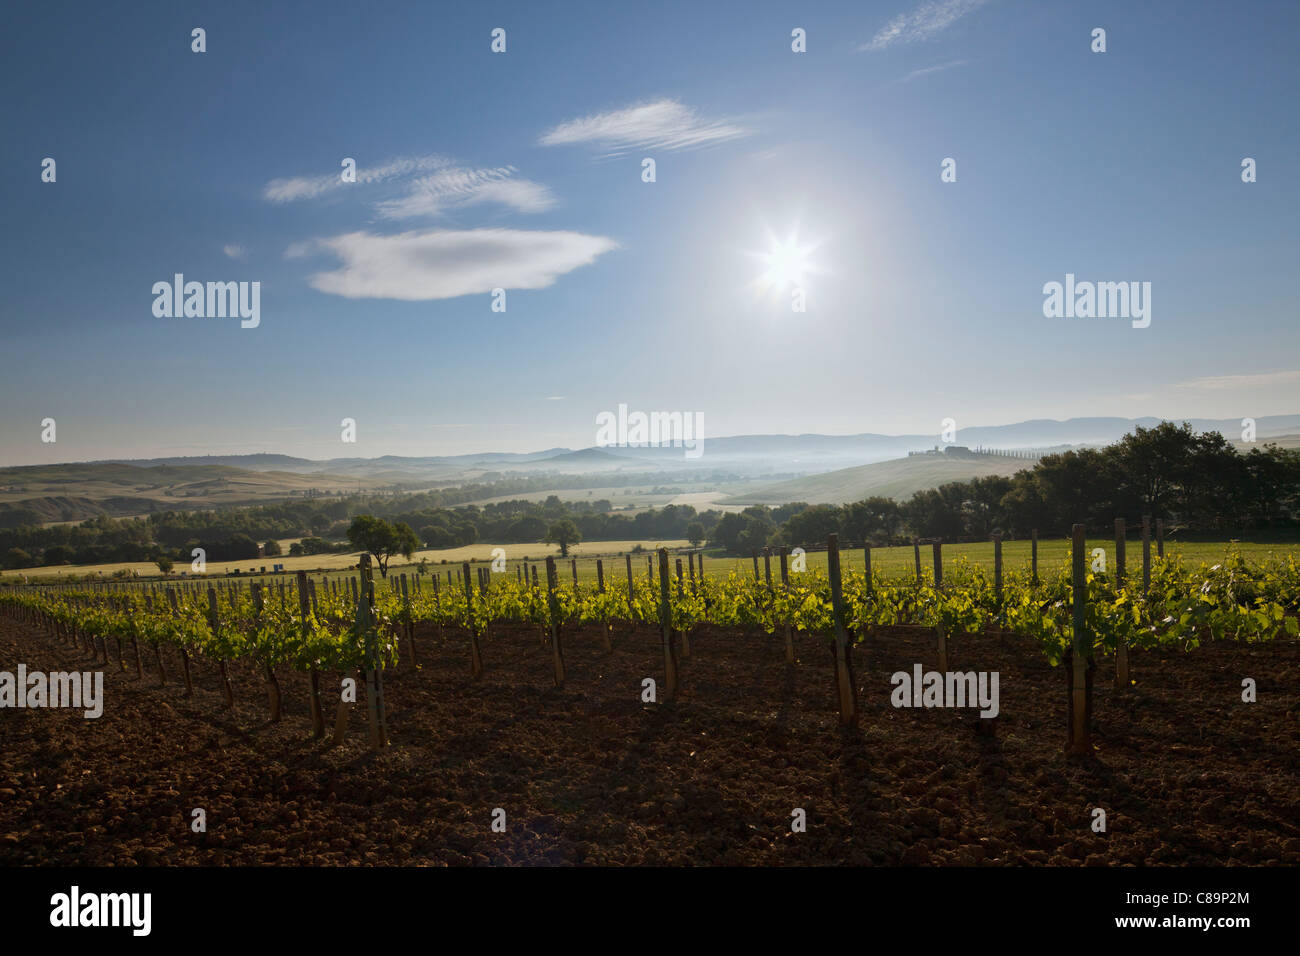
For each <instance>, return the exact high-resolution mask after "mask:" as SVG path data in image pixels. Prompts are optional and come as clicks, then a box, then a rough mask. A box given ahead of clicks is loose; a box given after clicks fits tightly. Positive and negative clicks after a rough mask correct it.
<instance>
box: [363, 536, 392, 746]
mask: <svg viewBox="0 0 1300 956" xmlns="http://www.w3.org/2000/svg"><path fill="white" fill-rule="evenodd" d="M377 619H378V616H377V615H376V613H375V577H374V572H373V571H372V570H371V567H370V555H369V554H363V555H361V585H360V595H359V597H358V600H357V631H358V633H359V634H360V636H361V641H362V654H363V655H364V660H365V665H366V717H367V720H368V723H369V725H370V746H371V747H374V748H375V749H379V748H381V747H387V746H388V715H387V713H386V711H385V708H384V675H383V670H382V669H381V668H380V666H379V664H380V661H379V635H378V632H377V631H376V623H377Z"/></svg>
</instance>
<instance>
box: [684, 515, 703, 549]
mask: <svg viewBox="0 0 1300 956" xmlns="http://www.w3.org/2000/svg"><path fill="white" fill-rule="evenodd" d="M686 540H687V541H689V542H690V543H691V547H694V548H698V547H699V546H700V542H701V541H703V540H704V525H702V524H700V522H698V521H692V522H691V523H690V524H688V525H687V526H686Z"/></svg>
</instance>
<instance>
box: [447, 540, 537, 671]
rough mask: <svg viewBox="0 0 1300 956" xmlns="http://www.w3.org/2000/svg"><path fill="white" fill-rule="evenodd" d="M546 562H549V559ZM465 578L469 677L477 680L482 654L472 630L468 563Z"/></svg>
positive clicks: (471, 592) (472, 607)
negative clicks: (468, 619)
mask: <svg viewBox="0 0 1300 956" xmlns="http://www.w3.org/2000/svg"><path fill="white" fill-rule="evenodd" d="M547 560H550V559H549V558H548V559H547ZM464 577H465V610H466V612H467V616H468V617H469V618H470V623H469V676H470V677H471V678H473V679H477V678H479V677H482V676H483V653H482V650H481V649H480V648H479V644H478V632H477V631H475V630H474V621H473V614H472V613H470V612H472V611H473V610H474V588H473V586H472V585H471V584H470V578H469V562H468V561H466V562H465V563H464Z"/></svg>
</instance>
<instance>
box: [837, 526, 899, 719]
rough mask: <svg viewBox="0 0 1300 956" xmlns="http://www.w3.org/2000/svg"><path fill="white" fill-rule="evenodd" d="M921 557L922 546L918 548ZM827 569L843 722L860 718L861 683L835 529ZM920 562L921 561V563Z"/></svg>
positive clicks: (838, 541) (838, 539)
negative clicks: (852, 648) (846, 611)
mask: <svg viewBox="0 0 1300 956" xmlns="http://www.w3.org/2000/svg"><path fill="white" fill-rule="evenodd" d="M916 554H917V561H918V562H919V561H920V554H921V550H920V546H919V545H918V546H917V550H916ZM826 562H827V571H828V572H829V574H830V579H831V615H832V617H834V618H835V684H836V687H837V688H838V690H839V699H840V725H841V726H844V727H848V726H851V725H853V724H856V723H857V722H858V701H857V686H856V681H855V680H854V677H853V661H852V659H851V657H850V653H851V652H850V648H849V637H848V633H847V631H846V630H845V627H844V595H843V593H842V591H841V583H840V537H839V535H838V534H835V533H834V532H832V533H831V534H830V535H828V536H827V538H826ZM918 566H919V565H918Z"/></svg>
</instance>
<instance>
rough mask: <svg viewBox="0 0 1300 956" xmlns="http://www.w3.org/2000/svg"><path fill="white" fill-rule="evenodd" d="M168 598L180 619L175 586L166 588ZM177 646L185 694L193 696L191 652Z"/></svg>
mask: <svg viewBox="0 0 1300 956" xmlns="http://www.w3.org/2000/svg"><path fill="white" fill-rule="evenodd" d="M166 600H168V604H169V605H172V617H173V618H177V619H179V617H181V605H179V604H178V602H177V600H175V589H174V588H168V589H166ZM177 646H178V648H179V650H181V671H182V674H185V696H186V697H192V696H194V680H192V679H191V678H190V652H187V650H186V649H185V644H183V643H178V645H177ZM104 662H105V663H108V659H107V656H105V661H104Z"/></svg>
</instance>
